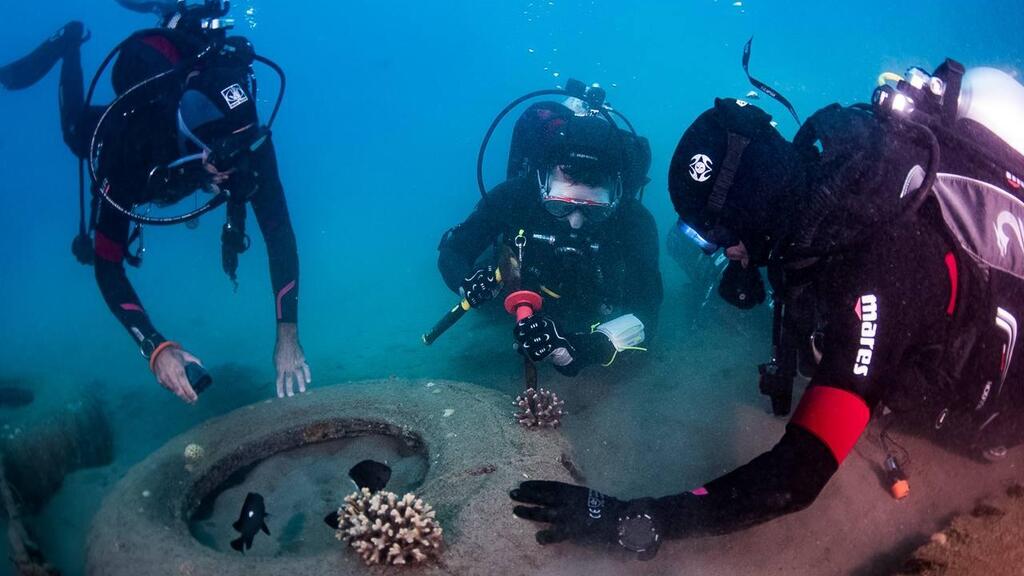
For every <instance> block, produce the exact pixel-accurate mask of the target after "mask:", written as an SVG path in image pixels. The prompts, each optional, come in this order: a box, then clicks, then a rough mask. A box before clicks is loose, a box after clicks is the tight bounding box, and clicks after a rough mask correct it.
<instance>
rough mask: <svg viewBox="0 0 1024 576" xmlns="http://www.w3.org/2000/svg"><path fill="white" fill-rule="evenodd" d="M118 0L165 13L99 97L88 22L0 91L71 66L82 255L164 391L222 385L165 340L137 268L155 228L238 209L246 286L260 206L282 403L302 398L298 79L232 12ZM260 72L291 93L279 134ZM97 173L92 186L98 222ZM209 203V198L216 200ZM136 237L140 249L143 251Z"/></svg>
mask: <svg viewBox="0 0 1024 576" xmlns="http://www.w3.org/2000/svg"><path fill="white" fill-rule="evenodd" d="M118 2H119V3H120V4H122V5H123V6H125V7H128V8H131V9H133V10H136V11H140V12H155V13H156V14H157V15H158V16H159V18H160V26H159V27H157V28H153V29H147V30H142V31H139V32H136V33H134V34H132V35H131V36H129V37H128V38H127V39H126V40H125V41H123V42H122V43H121V44H120V45H118V47H117V48H115V49H114V50H113V51H112V52H111V53H110V55H109V56H108V57H107V59H106V60H105V62H104V64H103V65H102V66H101V67H100V69H99V71H98V72H97V73H96V76H95V78H94V79H93V81H92V84H91V86H90V88H89V91H88V93H87V94H86V93H85V90H84V84H83V77H82V68H81V57H80V46H81V44H82V43H83V42H85V41H86V40H88V38H89V34H88V33H87V32H85V31H84V27H83V25H82V24H81V23H79V22H72V23H70V24H68V25H66V26H64V27H63V28H62V29H61V30H60V31H58V32H57V33H56V34H55V35H54V36H52V37H51V38H49V39H48V40H47V41H46V42H44V43H43V44H42V45H41V46H39V47H38V48H37V49H36V50H35V51H33V52H32V53H31V54H29V55H28V56H26V57H24V58H22V59H20V60H18V61H15V62H13V63H11V64H8V65H6V66H4V67H2V68H0V84H2V85H3V86H4V87H5V88H7V89H9V90H20V89H24V88H28V87H30V86H32V85H33V84H35V83H36V82H38V81H39V80H40V79H42V78H43V77H44V76H45V75H46V74H47V73H48V72H49V70H50V69H52V68H53V66H55V65H56V64H57V62H62V66H61V78H60V105H61V110H60V112H61V124H62V129H63V133H64V141H65V142H66V143H67V145H68V147H69V148H70V149H71V151H72V152H73V153H74V154H75V155H76V156H77V157H78V158H79V159H80V161H81V163H82V164H81V165H80V171H79V175H80V190H79V200H80V203H81V209H80V223H79V234H78V236H77V237H76V238H75V241H74V242H73V244H72V252H73V253H74V255H75V256H76V258H77V259H78V260H79V261H80V262H82V263H83V264H92V265H93V266H94V268H95V273H96V283H97V284H98V286H99V289H100V292H101V293H102V295H103V298H104V300H105V301H106V303H107V305H108V306H109V308H110V310H111V311H112V312H113V314H114V315H115V316H116V317H117V318H118V320H120V322H121V323H122V324H123V325H124V327H125V328H126V329H127V330H128V332H129V334H131V336H132V338H133V339H134V340H135V342H136V343H137V344H138V345H139V347H140V351H141V353H142V355H143V357H145V358H146V359H147V361H148V362H149V367H150V369H151V370H152V372H153V373H154V375H155V376H156V379H157V380H158V382H159V383H160V384H161V385H162V386H163V387H165V388H167V389H168V390H170V391H171V392H173V393H174V394H175V395H177V396H178V397H179V398H181V399H182V400H184V401H186V402H189V403H192V402H195V401H196V400H197V398H198V396H197V394H198V393H199V392H201V389H202V388H203V387H205V386H206V385H208V384H209V383H210V382H211V380H210V378H209V375H208V374H206V373H205V371H204V370H203V369H202V364H201V362H200V360H199V359H198V358H197V357H196V356H194V355H193V354H191V353H190V352H189V351H187V350H186V349H185V348H184V347H183V346H182V345H180V344H178V343H177V342H174V341H172V340H168V339H167V338H165V337H164V336H163V335H162V334H161V333H160V332H159V331H157V329H156V328H155V327H154V325H153V323H152V322H151V321H150V318H149V315H148V313H147V312H146V310H145V308H143V306H142V303H141V301H140V299H139V297H138V296H137V295H136V293H135V290H134V289H133V288H132V285H131V283H130V282H129V280H128V277H127V275H126V273H125V267H124V263H125V262H128V263H129V264H131V265H133V266H138V265H139V264H140V261H141V255H142V252H143V250H142V246H141V237H142V230H143V226H144V225H146V224H152V225H167V224H177V223H186V224H188V225H190V226H194V225H195V224H196V218H198V216H200V215H201V214H204V213H206V212H208V211H210V210H212V209H214V208H216V207H218V206H220V205H221V204H225V205H226V212H227V222H226V223H225V224H224V227H223V230H222V237H221V239H222V263H223V266H224V270H225V272H226V273H227V274H228V275H229V277H230V278H231V280H232V281H234V280H235V273H236V269H237V266H238V256H239V254H240V253H242V252H244V251H245V250H246V249H247V248H248V244H249V239H248V236H247V235H246V233H245V217H246V205H247V204H250V205H251V206H252V209H253V213H254V214H255V216H256V220H257V223H258V224H259V227H260V230H261V232H262V234H263V238H264V240H265V241H266V245H267V252H268V256H269V261H270V274H271V281H272V285H273V290H274V307H275V312H276V314H275V316H276V319H277V342H276V346H275V350H274V364H275V367H276V370H277V381H276V383H277V394H278V396H279V397H284V396H285V395H287V396H292V395H293V394H294V392H295V390H296V388H297V389H298V390H299V391H300V392H304V391H305V389H306V385H307V384H308V383H309V382H310V371H309V366H308V365H307V363H306V359H305V354H304V353H303V350H302V346H301V345H300V343H299V338H298V327H297V320H298V292H299V287H298V253H297V250H296V245H295V234H294V232H293V230H292V225H291V222H290V218H289V215H288V208H287V204H286V202H285V197H284V189H283V187H282V185H281V181H280V178H279V176H278V169H277V160H276V154H275V151H274V145H273V142H272V139H271V137H270V126H271V125H272V124H273V121H274V118H275V117H276V114H277V112H278V110H279V107H280V104H281V99H282V98H283V93H284V74H283V72H282V71H281V70H280V68H279V67H277V65H276V64H274V63H273V62H271V61H269V60H267V59H265V58H263V57H261V56H259V55H257V54H256V53H255V51H254V49H253V47H252V45H251V44H250V43H249V41H248V40H246V39H245V38H243V37H241V36H230V37H229V36H228V35H227V30H228V29H229V28H230V27H231V21H230V20H229V19H226V18H225V16H226V14H227V13H228V10H229V4H228V3H227V2H221V1H219V0H204V2H203V3H202V4H187V3H186V2H185V1H184V0H180V1H178V2H174V1H173V0H165V1H147V2H136V1H133V0H118ZM115 57H116V60H115ZM112 61H113V62H114V64H113V71H112V81H113V86H114V92H115V95H116V97H115V99H114V100H113V102H112V103H111V104H109V105H106V106H98V105H92V102H91V100H92V95H93V92H94V90H95V88H96V84H97V82H98V81H99V79H100V77H101V75H102V74H103V72H104V70H105V69H106V67H107V66H108V65H109V64H110V63H111V62H112ZM254 62H261V63H264V64H266V65H268V66H270V67H271V68H273V69H274V70H275V71H276V72H277V73H278V75H279V76H280V79H281V88H280V90H281V92H280V94H279V96H278V100H277V103H276V105H275V108H274V112H273V114H272V115H271V118H270V121H269V122H268V124H267V125H265V126H261V125H260V123H259V119H258V117H257V110H256V77H255V73H254V71H253V68H252V67H253V63H254ZM86 172H87V173H88V174H89V177H90V179H91V180H92V185H91V192H92V200H91V217H90V218H89V222H88V225H87V224H86V216H85V214H86V210H85V203H86V199H85V192H84V187H85V184H84V182H85V177H84V174H85V173H86ZM190 196H191V197H193V198H195V204H196V205H197V206H199V205H200V204H202V205H201V206H199V207H198V208H196V209H194V210H192V211H191V212H188V213H186V214H184V215H180V216H175V217H161V216H154V215H152V214H151V210H152V209H154V208H163V207H168V206H172V205H174V204H176V203H178V202H179V201H181V200H184V199H186V198H189V197H190ZM200 198H208V200H206V203H205V204H203V203H202V202H201V201H200ZM190 203H191V202H190ZM136 241H137V242H138V243H139V246H138V248H137V250H135V251H134V252H132V251H131V250H130V246H131V245H132V244H133V243H135V242H136ZM236 286H237V283H236Z"/></svg>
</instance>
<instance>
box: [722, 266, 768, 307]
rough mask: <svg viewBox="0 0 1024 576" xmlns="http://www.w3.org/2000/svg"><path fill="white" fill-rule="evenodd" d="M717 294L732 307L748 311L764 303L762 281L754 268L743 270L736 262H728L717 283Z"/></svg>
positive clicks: (758, 272) (759, 272) (758, 271)
mask: <svg viewBox="0 0 1024 576" xmlns="http://www.w3.org/2000/svg"><path fill="white" fill-rule="evenodd" d="M718 294H719V295H720V296H721V297H722V299H723V300H725V301H726V302H728V303H729V304H732V305H733V306H735V307H737V308H740V309H743V310H748V309H750V308H753V307H754V306H757V305H758V304H760V303H762V302H764V299H765V296H766V294H765V290H764V280H762V279H761V271H760V270H758V269H757V267H756V266H750V267H748V268H744V267H743V264H741V263H740V262H739V261H737V260H733V261H732V262H729V265H728V266H726V267H725V271H724V272H722V279H721V280H720V281H719V283H718Z"/></svg>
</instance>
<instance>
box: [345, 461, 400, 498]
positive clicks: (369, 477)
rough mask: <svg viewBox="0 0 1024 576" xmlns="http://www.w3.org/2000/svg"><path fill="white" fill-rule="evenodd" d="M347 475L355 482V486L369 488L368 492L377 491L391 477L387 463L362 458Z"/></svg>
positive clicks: (385, 484) (382, 487) (386, 483)
mask: <svg viewBox="0 0 1024 576" xmlns="http://www.w3.org/2000/svg"><path fill="white" fill-rule="evenodd" d="M348 477H349V478H351V479H352V481H353V482H355V483H356V487H357V488H359V489H360V490H362V489H363V488H369V489H370V492H377V491H378V490H383V489H384V487H385V486H387V485H388V480H390V479H391V468H390V467H389V466H388V465H387V464H381V463H380V462H375V461H373V460H363V461H362V462H360V463H359V464H356V465H355V466H353V467H352V469H351V470H349V471H348Z"/></svg>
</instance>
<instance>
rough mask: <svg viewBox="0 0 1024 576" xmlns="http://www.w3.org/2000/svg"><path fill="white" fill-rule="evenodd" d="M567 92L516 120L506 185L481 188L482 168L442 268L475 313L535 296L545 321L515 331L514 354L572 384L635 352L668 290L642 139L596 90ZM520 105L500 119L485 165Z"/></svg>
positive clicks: (530, 321)
mask: <svg viewBox="0 0 1024 576" xmlns="http://www.w3.org/2000/svg"><path fill="white" fill-rule="evenodd" d="M552 93H560V91H554V90H553V91H541V92H540V93H535V94H552ZM565 93H566V94H568V96H569V97H568V98H567V99H566V100H565V103H564V104H563V103H559V102H554V101H543V102H538V103H536V104H533V105H532V106H530V107H529V108H528V109H527V110H526V111H525V112H524V113H523V114H522V115H521V116H520V118H519V120H518V121H517V122H516V125H515V127H514V129H513V137H512V145H511V147H510V154H509V161H508V170H507V173H506V177H507V179H506V180H505V181H504V182H503V183H501V184H499V185H497V186H495V187H494V188H493V189H491V190H490V191H486V189H485V187H484V186H483V179H482V176H481V172H480V168H479V166H480V165H479V164H478V181H479V184H480V188H481V194H482V196H483V198H482V200H481V201H480V202H478V203H477V206H476V208H475V210H474V211H473V213H472V214H470V216H469V218H467V219H466V221H464V222H463V223H461V224H459V225H458V226H455V227H454V228H452V229H450V230H448V231H447V232H445V234H444V236H443V238H442V239H441V243H440V246H439V250H440V255H439V257H438V267H439V269H440V271H441V276H442V277H443V279H444V281H445V283H446V284H447V285H448V287H449V288H451V289H452V291H454V292H456V293H458V294H459V295H460V296H462V298H463V299H464V302H465V303H467V306H468V307H469V308H479V307H481V306H483V305H484V304H486V303H487V302H488V301H490V300H492V299H494V298H496V297H497V296H498V295H499V293H501V292H502V290H503V289H504V290H506V291H508V292H515V291H518V290H530V291H532V292H535V293H537V294H540V295H541V296H542V297H543V299H544V308H543V313H538V314H535V315H533V316H530V317H527V318H521V319H519V321H518V322H517V325H516V327H515V330H514V337H515V340H516V342H517V345H518V349H519V351H520V353H522V354H523V355H524V356H526V357H527V358H528V359H529V360H531V361H533V362H535V363H539V362H542V361H549V362H551V363H552V364H553V365H554V367H555V369H557V370H558V371H559V372H560V373H562V374H564V375H568V376H575V375H576V374H578V373H579V371H580V370H581V369H583V368H584V367H586V366H589V365H593V364H603V365H606V366H607V365H610V364H611V363H612V361H613V360H614V359H615V357H616V355H617V354H618V353H619V352H622V351H625V350H633V349H640V345H641V344H642V343H643V342H644V341H645V338H649V337H650V336H651V334H652V333H653V331H654V329H655V326H656V324H657V317H658V312H659V307H660V305H661V300H662V282H661V272H660V270H659V268H658V239H657V229H656V227H655V223H654V218H653V217H652V216H651V214H650V212H648V211H647V209H646V208H645V207H644V206H643V205H642V204H641V202H640V194H641V191H642V188H643V186H644V185H646V183H647V170H648V168H649V167H650V148H649V145H648V144H647V140H646V139H645V138H642V137H640V136H637V135H636V134H635V133H634V132H632V131H631V130H626V129H622V128H619V127H618V126H617V125H616V123H615V122H614V120H613V119H612V118H611V116H610V114H609V110H611V108H610V107H607V105H606V104H605V102H604V91H603V90H601V89H600V88H599V87H596V86H593V87H589V88H587V87H584V85H583V84H582V83H581V82H578V81H571V82H570V83H569V84H568V88H567V90H566V91H565ZM524 98H526V97H524ZM524 98H520V99H519V100H517V101H516V102H513V104H512V105H510V106H509V107H508V108H506V109H505V112H503V114H502V115H499V117H498V118H496V119H495V123H494V124H492V126H491V130H490V131H489V132H488V138H485V141H484V146H483V147H482V148H481V159H482V156H483V150H484V149H485V148H486V143H487V140H488V139H489V137H490V135H491V134H492V133H493V130H494V128H495V127H496V125H497V123H498V122H499V121H500V119H501V118H502V116H503V115H504V114H505V113H507V112H508V111H509V110H511V108H512V106H514V105H516V104H517V103H520V102H522V101H524ZM623 121H625V120H624V118H623ZM625 122H626V123H627V124H628V121H625ZM630 128H631V127H630ZM467 309H468V308H467Z"/></svg>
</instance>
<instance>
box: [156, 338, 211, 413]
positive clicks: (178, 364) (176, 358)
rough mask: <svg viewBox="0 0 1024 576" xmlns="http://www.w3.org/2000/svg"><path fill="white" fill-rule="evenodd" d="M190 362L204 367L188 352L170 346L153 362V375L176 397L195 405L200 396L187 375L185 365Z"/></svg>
mask: <svg viewBox="0 0 1024 576" xmlns="http://www.w3.org/2000/svg"><path fill="white" fill-rule="evenodd" d="M189 362H195V363H196V364H199V365H200V366H202V365H203V362H202V361H201V360H200V359H199V358H196V357H195V356H193V355H192V354H189V353H188V352H187V351H185V350H182V349H181V348H178V347H176V346H169V347H167V348H164V349H163V350H161V351H160V354H158V355H157V357H156V359H154V360H153V373H154V374H155V375H156V379H157V382H160V385H161V386H163V387H164V388H167V389H168V390H170V391H171V392H174V395H175V396H177V397H178V398H181V399H182V400H184V401H185V402H188V403H189V404H194V403H195V401H196V400H198V399H199V396H198V395H197V394H196V392H195V390H193V389H192V385H191V384H189V382H188V377H187V376H186V375H185V365H186V364H188V363H189Z"/></svg>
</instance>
